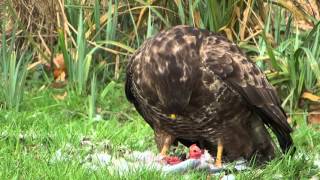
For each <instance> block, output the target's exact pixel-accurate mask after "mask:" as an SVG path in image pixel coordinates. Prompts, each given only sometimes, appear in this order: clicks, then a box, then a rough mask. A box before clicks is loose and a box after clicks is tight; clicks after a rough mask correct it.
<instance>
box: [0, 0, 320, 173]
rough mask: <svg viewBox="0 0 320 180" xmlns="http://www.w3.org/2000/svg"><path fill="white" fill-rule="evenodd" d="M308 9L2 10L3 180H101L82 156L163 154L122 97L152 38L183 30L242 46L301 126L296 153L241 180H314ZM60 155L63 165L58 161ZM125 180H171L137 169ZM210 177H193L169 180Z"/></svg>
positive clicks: (44, 5) (206, 0)
mask: <svg viewBox="0 0 320 180" xmlns="http://www.w3.org/2000/svg"><path fill="white" fill-rule="evenodd" d="M302 2H306V1H304V0H299V1H298V3H294V2H293V1H283V0H270V1H269V0H268V1H267V0H266V1H262V0H226V1H219V0H183V1H182V0H174V1H170V0H168V1H167V0H164V1H156V0H83V1H81V2H80V1H75V0H64V1H63V0H56V1H52V0H43V1H36V0H30V1H29V0H13V1H9V0H4V1H2V2H0V7H1V8H0V10H1V11H0V26H1V28H0V29H1V30H0V36H1V40H0V42H1V43H0V109H1V111H0V147H1V148H0V167H1V171H0V176H1V179H8V178H18V179H25V178H28V179H31V178H35V177H36V178H57V179H61V178H63V179H71V178H72V179H73V178H77V179H78V178H80V179H84V178H106V177H110V174H108V171H107V170H106V169H103V168H101V169H99V170H96V171H91V170H88V169H87V168H86V167H85V166H84V164H85V160H84V159H85V157H87V156H88V155H89V154H92V153H93V152H100V151H106V152H108V153H110V154H112V155H115V156H121V155H122V154H123V153H125V152H127V151H132V150H141V151H143V150H147V149H149V150H153V151H154V152H156V151H155V145H154V143H153V137H152V131H151V129H150V128H149V127H148V126H147V125H146V123H144V121H143V120H142V119H141V117H140V116H139V115H138V114H137V113H136V112H135V111H134V108H133V107H132V106H131V105H129V103H127V101H126V99H125V97H124V92H123V80H124V71H125V67H126V66H125V65H126V61H127V59H128V56H129V55H130V54H131V53H132V52H134V50H135V49H136V48H138V47H139V46H140V45H141V44H142V43H143V41H144V40H145V39H146V38H148V37H151V36H153V35H154V34H156V33H157V32H159V31H160V30H162V29H165V28H168V27H171V26H174V25H178V24H188V25H191V26H196V27H200V28H206V29H209V30H211V31H215V32H220V33H223V34H224V35H226V36H227V37H228V38H229V39H230V40H232V41H234V42H236V43H237V44H238V45H239V46H240V47H241V48H242V49H243V50H244V51H245V52H246V53H247V54H248V55H249V56H250V57H251V59H252V60H253V61H254V62H256V63H257V64H258V65H259V66H260V67H261V68H262V69H263V70H264V71H265V73H266V74H267V76H268V78H269V80H270V81H271V83H272V84H273V85H274V86H275V87H276V88H277V90H278V92H279V94H280V95H281V98H282V100H283V104H282V105H283V107H284V108H285V109H286V111H287V112H288V114H289V115H290V121H291V123H292V125H293V126H294V128H295V133H294V134H293V136H294V141H295V143H296V144H297V153H296V154H295V156H293V157H289V156H288V157H287V156H286V157H284V158H281V157H279V159H276V160H273V161H272V162H271V163H270V164H268V165H267V166H266V167H260V168H258V167H257V168H253V169H251V170H249V171H245V172H241V173H236V176H237V177H238V178H240V179H257V178H265V179H274V178H276V179H277V178H278V179H282V178H284V179H296V178H298V179H308V178H311V177H312V176H314V177H315V176H318V177H319V176H320V174H319V171H320V170H319V168H320V167H317V166H316V165H315V164H314V161H315V160H316V159H317V158H318V159H319V158H320V157H319V152H320V145H319V143H320V138H319V137H320V133H319V130H317V127H316V125H310V124H308V123H307V122H308V117H310V114H309V113H311V112H312V113H313V114H315V117H317V116H316V114H317V112H318V111H317V110H319V108H318V107H319V106H318V104H317V101H319V99H320V97H319V96H317V94H319V93H320V91H319V80H320V66H319V61H320V23H319V19H320V12H319V8H320V6H319V3H318V2H317V1H316V0H314V1H313V0H309V1H308V2H309V3H302ZM309 119H310V118H309ZM316 120H317V119H316ZM316 120H315V121H316ZM309 121H310V120H309ZM84 139H86V140H88V141H90V142H91V143H92V144H93V145H92V147H91V148H89V147H87V146H84V145H83V144H82V142H83V141H84ZM150 147H151V149H150ZM59 151H60V152H62V154H64V156H65V157H64V159H63V160H60V161H57V162H52V159H53V157H54V156H55V155H56V153H57V152H59ZM113 177H114V178H120V176H113ZM125 177H126V178H128V179H139V178H140V177H145V178H157V179H159V178H164V175H161V174H160V173H159V172H150V171H141V172H138V173H133V174H130V175H127V176H125ZM206 177H207V174H206V173H204V172H189V173H186V174H183V175H181V174H174V175H169V176H168V177H167V178H179V179H186V178H190V179H192V178H202V179H205V178H206Z"/></svg>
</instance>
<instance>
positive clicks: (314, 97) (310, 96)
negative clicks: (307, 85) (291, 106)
mask: <svg viewBox="0 0 320 180" xmlns="http://www.w3.org/2000/svg"><path fill="white" fill-rule="evenodd" d="M301 97H302V98H304V99H308V100H310V101H313V102H320V96H317V95H314V94H312V93H309V92H304V93H303V94H302V96H301Z"/></svg>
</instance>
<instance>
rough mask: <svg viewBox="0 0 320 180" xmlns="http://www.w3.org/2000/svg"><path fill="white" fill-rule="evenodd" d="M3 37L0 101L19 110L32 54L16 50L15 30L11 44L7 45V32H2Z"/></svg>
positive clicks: (0, 61) (0, 48) (0, 64)
mask: <svg viewBox="0 0 320 180" xmlns="http://www.w3.org/2000/svg"><path fill="white" fill-rule="evenodd" d="M15 29H16V28H15ZM2 32H4V31H2ZM1 38H2V39H1V42H2V44H1V47H0V98H1V99H0V102H1V101H2V103H4V107H5V108H8V109H13V108H14V109H15V110H16V111H18V110H19V107H20V105H21V103H22V99H23V95H24V86H25V81H26V77H27V73H28V70H27V67H28V63H29V61H30V59H31V56H32V54H31V53H22V54H20V53H21V52H17V51H16V50H15V48H14V42H15V30H14V32H13V33H12V36H11V40H10V41H9V42H10V45H9V46H7V38H6V34H5V33H2V37H1Z"/></svg>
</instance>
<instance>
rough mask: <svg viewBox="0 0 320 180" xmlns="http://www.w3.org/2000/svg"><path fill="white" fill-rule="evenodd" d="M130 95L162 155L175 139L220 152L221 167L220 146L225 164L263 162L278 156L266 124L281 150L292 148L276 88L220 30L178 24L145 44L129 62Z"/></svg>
mask: <svg viewBox="0 0 320 180" xmlns="http://www.w3.org/2000/svg"><path fill="white" fill-rule="evenodd" d="M125 92H126V96H127V99H128V100H129V101H130V102H131V103H133V104H134V106H135V108H136V109H137V111H138V112H139V114H140V115H141V116H142V117H143V118H144V120H145V121H146V122H147V123H148V124H149V125H150V126H151V128H152V129H153V130H154V134H155V142H156V144H157V147H158V149H159V151H160V153H161V154H163V155H166V154H167V152H168V150H169V149H170V146H171V145H172V144H176V143H177V142H180V143H182V144H184V145H186V146H190V145H192V144H194V143H195V144H197V145H198V146H199V147H201V148H205V149H208V150H209V152H210V153H212V154H213V153H217V154H218V157H217V159H218V160H217V161H218V162H217V165H221V154H222V149H223V154H224V160H225V161H230V160H235V159H237V158H240V157H244V158H246V159H250V158H252V157H253V156H255V157H256V159H257V160H258V161H259V162H265V161H267V160H270V159H272V158H274V156H275V145H274V143H273V141H272V139H271V137H270V134H269V133H268V131H267V128H266V126H267V127H269V128H271V130H272V131H273V132H274V133H275V135H276V137H277V139H278V142H279V144H280V147H281V149H282V151H283V152H287V151H288V150H289V149H290V147H292V146H293V141H292V138H291V136H290V133H291V132H292V129H291V127H290V125H289V124H288V123H287V117H286V114H285V112H284V110H283V109H282V107H281V105H280V99H279V97H278V95H277V93H276V91H275V89H274V88H273V87H272V86H271V85H270V84H269V82H268V80H267V79H266V76H265V75H264V74H263V72H262V71H261V70H260V69H259V68H258V67H257V66H256V65H255V64H254V63H253V62H252V61H251V60H250V59H249V58H248V57H247V56H246V55H245V54H244V53H243V52H242V51H241V50H240V49H239V47H238V46H237V45H236V44H234V43H232V42H230V41H229V40H227V39H226V38H225V37H224V36H222V35H219V34H217V33H213V32H210V31H207V30H203V29H197V28H193V27H189V26H176V27H173V28H171V29H169V30H166V31H162V32H160V33H159V34H158V35H156V36H155V37H153V38H150V39H147V40H146V41H145V42H144V43H143V44H142V46H141V47H140V48H139V49H138V50H137V51H136V52H135V53H134V54H133V55H132V57H131V58H130V60H129V64H128V66H127V72H126V84H125ZM265 125H266V126H265ZM217 147H218V152H217V151H216V149H217ZM219 159H220V160H219ZM219 161H220V162H219Z"/></svg>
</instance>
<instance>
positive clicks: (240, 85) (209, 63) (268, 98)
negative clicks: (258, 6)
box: [200, 35, 292, 152]
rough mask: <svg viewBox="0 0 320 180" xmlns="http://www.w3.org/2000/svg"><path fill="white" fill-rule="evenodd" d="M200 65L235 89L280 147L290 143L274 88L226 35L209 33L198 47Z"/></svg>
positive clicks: (288, 126)
mask: <svg viewBox="0 0 320 180" xmlns="http://www.w3.org/2000/svg"><path fill="white" fill-rule="evenodd" d="M200 57H201V60H202V64H203V68H204V70H205V71H209V72H210V73H213V74H215V75H218V76H219V77H220V78H221V79H222V80H224V81H225V82H226V83H227V84H229V86H230V87H231V89H233V90H234V91H237V93H239V94H240V95H241V96H243V97H244V99H245V100H246V101H247V103H248V105H249V106H250V108H252V109H253V110H254V111H255V112H256V113H257V114H258V115H259V116H260V117H261V118H262V120H263V122H264V123H265V124H267V125H268V126H269V127H270V128H271V129H272V130H273V131H274V133H275V134H276V136H277V138H278V141H279V144H280V146H281V148H282V150H283V151H284V152H285V151H287V150H288V149H289V147H290V146H291V145H292V139H291V136H290V132H291V131H292V129H291V127H290V125H289V124H288V122H287V116H286V114H285V112H284V110H283V109H282V108H281V105H280V99H279V97H278V96H277V94H276V91H275V89H274V88H273V87H272V86H271V85H270V84H269V82H268V80H267V79H266V76H265V75H264V74H263V72H262V71H261V70H260V69H259V68H258V67H257V66H256V65H255V64H254V63H253V62H252V61H251V60H250V59H249V58H248V57H247V56H246V55H245V54H244V53H243V52H241V50H240V49H239V48H238V47H237V46H236V45H235V44H234V43H231V42H230V41H228V40H227V39H226V38H225V37H223V36H219V35H210V36H208V37H206V38H204V39H203V43H202V46H201V48H200Z"/></svg>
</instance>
